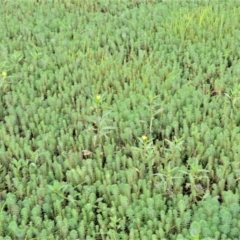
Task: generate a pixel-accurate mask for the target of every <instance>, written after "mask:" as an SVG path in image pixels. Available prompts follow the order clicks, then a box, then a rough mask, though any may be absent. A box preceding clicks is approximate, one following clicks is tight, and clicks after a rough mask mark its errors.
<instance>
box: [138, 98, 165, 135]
mask: <svg viewBox="0 0 240 240" xmlns="http://www.w3.org/2000/svg"><path fill="white" fill-rule="evenodd" d="M158 97H159V95H157V96H155V97H153V96H152V95H151V94H150V95H149V96H148V97H147V98H146V99H145V103H143V106H144V107H145V108H146V109H147V110H148V112H149V122H148V124H149V134H150V135H151V134H152V133H153V121H154V119H155V117H156V115H157V114H159V113H161V112H162V111H163V110H164V108H159V106H160V104H159V103H158V100H157V98H158ZM141 121H142V122H146V121H143V120H141Z"/></svg>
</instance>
